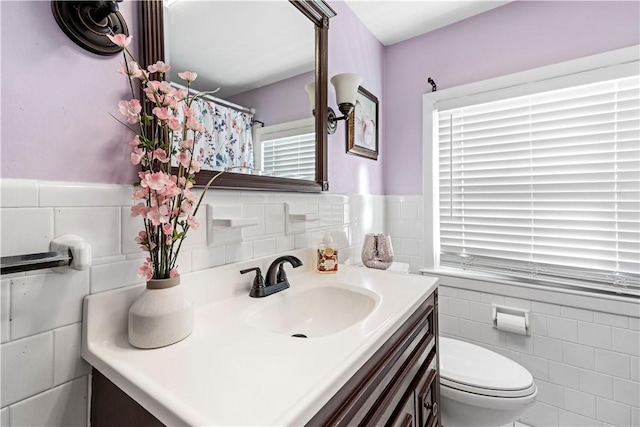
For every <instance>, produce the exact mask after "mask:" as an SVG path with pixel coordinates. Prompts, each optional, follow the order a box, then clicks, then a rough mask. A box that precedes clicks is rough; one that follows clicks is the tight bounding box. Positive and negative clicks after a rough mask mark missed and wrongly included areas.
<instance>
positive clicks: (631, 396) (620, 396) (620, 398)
mask: <svg viewBox="0 0 640 427" xmlns="http://www.w3.org/2000/svg"><path fill="white" fill-rule="evenodd" d="M613 400H615V401H616V402H620V403H626V404H627V405H631V406H636V407H640V383H639V382H638V381H628V380H623V379H622V378H614V379H613Z"/></svg>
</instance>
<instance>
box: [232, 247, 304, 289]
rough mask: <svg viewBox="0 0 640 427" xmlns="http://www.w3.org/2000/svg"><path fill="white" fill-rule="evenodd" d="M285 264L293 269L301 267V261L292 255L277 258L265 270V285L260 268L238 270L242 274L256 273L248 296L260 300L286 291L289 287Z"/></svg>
mask: <svg viewBox="0 0 640 427" xmlns="http://www.w3.org/2000/svg"><path fill="white" fill-rule="evenodd" d="M285 262H288V263H290V264H291V265H292V266H293V268H297V267H300V266H301V265H302V261H300V260H299V259H298V258H296V257H294V256H293V255H284V256H281V257H278V258H276V259H275V260H274V261H273V262H272V263H271V265H270V266H269V269H268V270H267V274H266V283H265V280H264V279H263V278H262V274H261V272H260V268H258V267H253V268H247V269H245V270H240V273H242V274H245V273H248V272H250V271H255V272H256V277H255V278H254V279H253V286H252V287H251V291H250V292H249V296H250V297H253V298H262V297H266V296H269V295H271V294H275V293H276V292H280V291H283V290H285V289H287V288H288V287H289V281H288V280H287V273H286V272H285V271H284V263H285Z"/></svg>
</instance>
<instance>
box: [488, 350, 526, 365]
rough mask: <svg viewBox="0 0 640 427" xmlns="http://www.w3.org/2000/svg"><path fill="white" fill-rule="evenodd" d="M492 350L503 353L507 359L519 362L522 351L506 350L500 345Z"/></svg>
mask: <svg viewBox="0 0 640 427" xmlns="http://www.w3.org/2000/svg"><path fill="white" fill-rule="evenodd" d="M493 351H495V352H496V353H499V354H501V355H503V356H504V357H508V358H509V359H511V360H513V361H515V362H518V363H520V356H521V355H522V353H519V352H517V351H513V350H507V349H506V348H502V347H495V348H494V349H493Z"/></svg>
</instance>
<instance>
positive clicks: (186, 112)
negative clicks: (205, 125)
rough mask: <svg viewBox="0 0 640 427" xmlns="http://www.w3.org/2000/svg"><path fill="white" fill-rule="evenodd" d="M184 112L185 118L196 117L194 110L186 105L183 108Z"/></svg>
mask: <svg viewBox="0 0 640 427" xmlns="http://www.w3.org/2000/svg"><path fill="white" fill-rule="evenodd" d="M182 111H183V112H184V116H185V117H186V118H190V117H193V116H195V113H194V112H193V110H192V109H191V108H189V107H187V105H186V104H184V105H183V106H182Z"/></svg>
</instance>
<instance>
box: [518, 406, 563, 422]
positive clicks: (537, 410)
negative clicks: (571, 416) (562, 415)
mask: <svg viewBox="0 0 640 427" xmlns="http://www.w3.org/2000/svg"><path fill="white" fill-rule="evenodd" d="M558 416H559V414H558V408H556V407H555V406H551V405H547V404H545V403H542V402H537V403H536V404H535V405H533V406H532V407H531V408H529V409H527V410H526V411H525V412H524V414H522V416H521V417H520V421H522V422H524V423H527V424H530V425H532V426H545V427H555V426H558Z"/></svg>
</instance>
